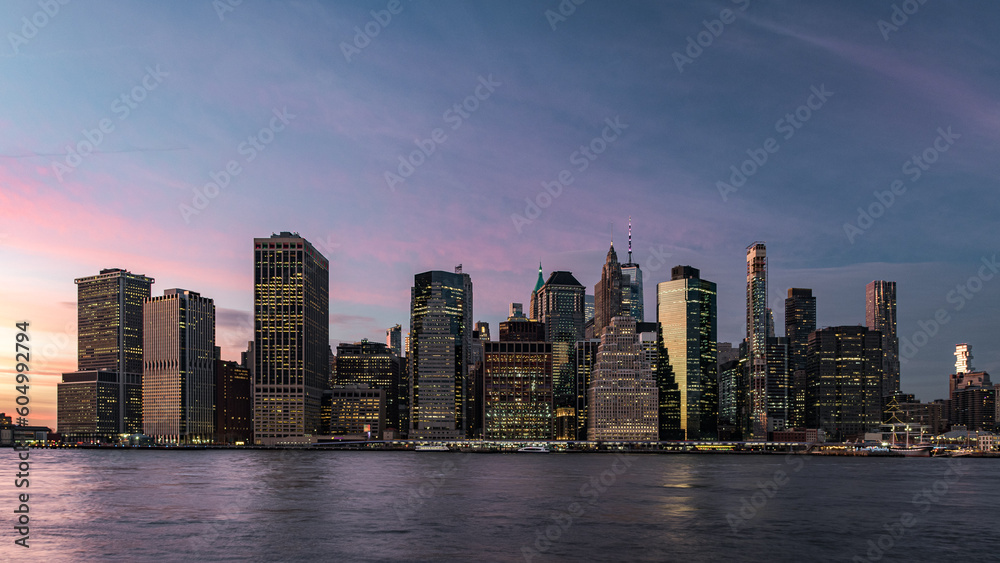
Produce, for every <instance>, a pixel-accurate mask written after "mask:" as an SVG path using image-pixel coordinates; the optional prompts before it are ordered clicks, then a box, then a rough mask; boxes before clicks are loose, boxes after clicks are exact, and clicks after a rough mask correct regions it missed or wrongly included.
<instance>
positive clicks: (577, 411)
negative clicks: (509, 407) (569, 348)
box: [556, 338, 601, 440]
mask: <svg viewBox="0 0 1000 563" xmlns="http://www.w3.org/2000/svg"><path fill="white" fill-rule="evenodd" d="M600 346H601V340H600V339H598V338H590V339H586V340H579V341H577V342H575V343H574V345H573V369H574V371H575V385H576V401H575V403H574V404H573V406H572V407H563V408H562V409H564V410H562V409H557V410H561V412H562V414H561V415H558V414H557V416H561V417H568V416H572V417H573V418H574V420H573V423H572V424H573V426H575V428H576V430H575V433H574V434H572V435H571V434H560V435H558V436H557V438H556V439H558V440H586V439H587V427H588V426H587V425H588V423H589V415H588V408H587V401H588V399H589V393H590V386H591V383H593V378H594V368H595V366H596V365H597V350H598V349H599V348H600ZM569 426H570V424H569V423H567V424H565V427H566V428H568V427H569Z"/></svg>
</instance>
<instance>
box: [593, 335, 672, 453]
mask: <svg viewBox="0 0 1000 563" xmlns="http://www.w3.org/2000/svg"><path fill="white" fill-rule="evenodd" d="M587 403H588V417H589V424H588V428H587V439H588V440H591V441H656V440H658V439H659V438H658V428H657V424H658V420H659V419H658V404H659V403H658V396H657V388H656V381H655V380H654V379H653V373H652V370H651V369H650V367H649V363H648V362H647V361H646V357H645V352H643V350H642V347H641V345H640V343H639V335H638V334H637V333H636V331H635V319H633V318H632V317H631V316H616V317H613V318H612V319H611V322H610V324H609V325H608V326H607V327H606V328H605V330H604V331H603V332H602V334H601V344H600V347H599V349H598V352H597V364H596V366H595V368H594V375H593V382H592V383H591V386H590V389H589V396H588V401H587Z"/></svg>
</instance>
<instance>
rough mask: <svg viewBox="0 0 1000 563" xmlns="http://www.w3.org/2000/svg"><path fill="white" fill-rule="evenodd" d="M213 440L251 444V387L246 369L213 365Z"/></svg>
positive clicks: (233, 364) (232, 364) (228, 364)
mask: <svg viewBox="0 0 1000 563" xmlns="http://www.w3.org/2000/svg"><path fill="white" fill-rule="evenodd" d="M215 439H216V441H218V442H222V443H224V444H236V443H243V444H252V443H253V384H252V383H251V376H250V370H249V369H248V368H247V366H246V365H241V364H238V363H236V362H227V361H223V360H216V361H215Z"/></svg>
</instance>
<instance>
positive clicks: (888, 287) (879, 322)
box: [865, 280, 899, 397]
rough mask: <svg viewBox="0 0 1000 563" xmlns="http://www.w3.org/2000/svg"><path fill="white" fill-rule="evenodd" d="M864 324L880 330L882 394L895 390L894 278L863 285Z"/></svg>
mask: <svg viewBox="0 0 1000 563" xmlns="http://www.w3.org/2000/svg"><path fill="white" fill-rule="evenodd" d="M865 324H866V325H867V326H868V328H869V329H870V330H877V331H879V332H881V333H882V354H883V357H882V373H883V376H882V377H883V380H882V396H883V397H889V396H892V395H895V394H897V393H899V338H897V335H896V282H890V281H881V280H875V281H872V282H869V283H868V285H866V286H865Z"/></svg>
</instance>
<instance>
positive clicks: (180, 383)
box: [142, 289, 215, 444]
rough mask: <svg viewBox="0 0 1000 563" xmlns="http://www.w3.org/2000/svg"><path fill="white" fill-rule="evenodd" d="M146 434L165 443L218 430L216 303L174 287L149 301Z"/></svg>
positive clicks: (195, 439) (202, 438) (203, 437)
mask: <svg viewBox="0 0 1000 563" xmlns="http://www.w3.org/2000/svg"><path fill="white" fill-rule="evenodd" d="M142 350H143V351H142V361H143V377H142V396H143V402H142V421H143V422H142V426H143V433H144V434H146V435H147V436H150V437H152V438H153V439H154V440H155V441H156V442H157V443H161V444H192V443H205V442H210V441H212V439H213V438H214V434H215V303H214V302H213V301H212V300H211V299H209V298H207V297H202V296H201V295H200V294H198V293H196V292H194V291H188V290H186V289H168V290H165V291H164V292H163V295H162V296H160V297H150V298H148V299H146V301H145V302H144V304H143V348H142Z"/></svg>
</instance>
